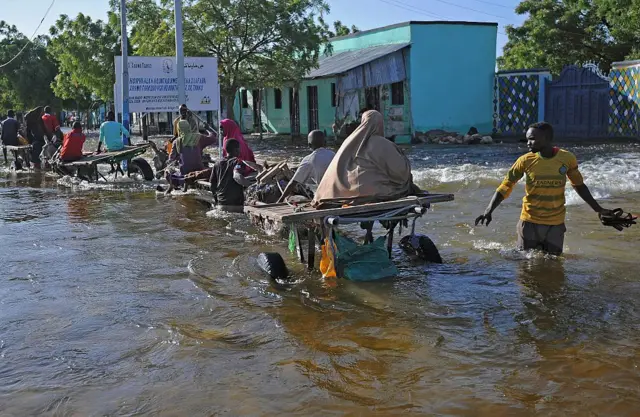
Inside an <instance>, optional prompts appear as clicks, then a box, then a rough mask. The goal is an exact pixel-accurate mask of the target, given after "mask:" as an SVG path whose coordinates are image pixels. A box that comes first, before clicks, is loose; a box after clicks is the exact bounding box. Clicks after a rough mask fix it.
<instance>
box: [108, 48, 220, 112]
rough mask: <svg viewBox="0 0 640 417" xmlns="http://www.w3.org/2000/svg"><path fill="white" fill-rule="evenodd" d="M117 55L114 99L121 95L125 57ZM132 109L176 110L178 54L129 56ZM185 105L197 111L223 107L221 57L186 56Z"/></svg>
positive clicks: (177, 104) (149, 110) (134, 110)
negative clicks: (219, 61) (219, 80)
mask: <svg viewBox="0 0 640 417" xmlns="http://www.w3.org/2000/svg"><path fill="white" fill-rule="evenodd" d="M115 58H116V89H117V91H118V94H117V96H116V97H114V99H115V100H118V99H120V100H121V99H122V98H121V97H122V94H121V93H120V92H121V91H122V57H121V56H117V57H115ZM128 61H129V65H128V66H129V112H131V113H138V112H140V113H147V112H165V111H171V112H175V111H177V109H178V106H179V105H180V104H182V103H178V72H177V70H176V58H175V57H149V56H130V57H129V59H128ZM184 73H185V77H184V78H185V82H184V84H185V96H186V105H187V107H189V109H191V110H194V111H209V110H210V111H217V110H219V109H220V86H219V84H218V60H217V59H216V58H187V57H185V58H184Z"/></svg>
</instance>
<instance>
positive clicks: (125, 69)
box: [120, 0, 129, 144]
mask: <svg viewBox="0 0 640 417" xmlns="http://www.w3.org/2000/svg"><path fill="white" fill-rule="evenodd" d="M120 24H121V27H120V37H121V39H122V107H120V108H121V111H122V124H123V125H124V127H125V129H127V130H128V129H129V59H128V58H129V45H128V41H127V40H128V36H127V1H126V0H120ZM125 144H126V143H125Z"/></svg>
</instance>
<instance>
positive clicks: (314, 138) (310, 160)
mask: <svg viewBox="0 0 640 417" xmlns="http://www.w3.org/2000/svg"><path fill="white" fill-rule="evenodd" d="M307 140H308V142H309V147H310V148H311V149H313V152H311V154H309V155H307V156H305V157H304V158H303V159H302V162H300V166H298V169H297V170H296V173H295V174H294V175H293V178H291V181H289V184H287V186H286V187H285V189H284V191H283V192H282V196H281V197H280V199H279V200H278V203H281V202H283V201H284V200H285V198H287V197H288V196H289V195H291V194H292V193H293V192H294V191H295V189H296V188H297V187H298V186H299V185H308V186H312V187H317V186H318V184H320V181H322V177H323V176H324V173H325V172H326V171H327V168H329V165H330V164H331V161H332V160H333V157H334V156H336V153H335V152H334V151H332V150H331V149H327V148H325V146H327V141H326V138H325V135H324V132H323V131H321V130H314V131H312V132H311V133H309V136H308V137H307Z"/></svg>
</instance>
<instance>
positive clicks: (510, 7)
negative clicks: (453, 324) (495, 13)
mask: <svg viewBox="0 0 640 417" xmlns="http://www.w3.org/2000/svg"><path fill="white" fill-rule="evenodd" d="M473 1H477V2H478V3H484V4H489V5H491V6H496V7H503V8H505V9H509V10H511V11H513V10H515V7H514V6H505V5H504V4H500V3H494V2H491V1H486V0H473Z"/></svg>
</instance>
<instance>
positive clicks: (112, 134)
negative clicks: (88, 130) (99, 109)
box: [98, 111, 129, 153]
mask: <svg viewBox="0 0 640 417" xmlns="http://www.w3.org/2000/svg"><path fill="white" fill-rule="evenodd" d="M124 137H127V138H128V137H129V131H128V130H127V129H126V128H125V127H124V126H122V123H118V122H116V115H115V113H114V112H112V111H110V112H109V113H107V121H106V122H104V123H103V124H102V125H101V126H100V141H99V142H98V153H100V148H101V146H102V144H104V147H105V148H106V150H107V152H114V151H121V150H123V149H124V139H123V138H124Z"/></svg>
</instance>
